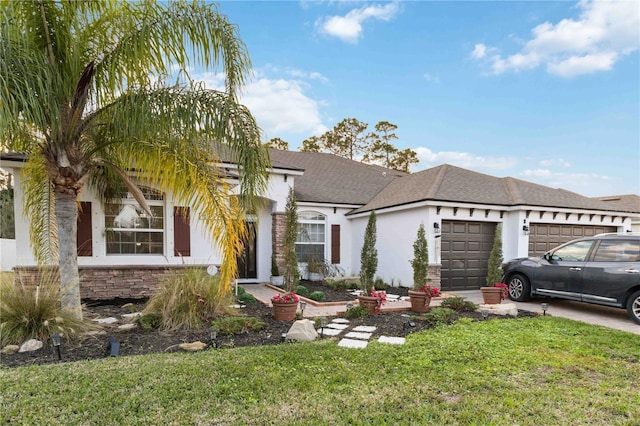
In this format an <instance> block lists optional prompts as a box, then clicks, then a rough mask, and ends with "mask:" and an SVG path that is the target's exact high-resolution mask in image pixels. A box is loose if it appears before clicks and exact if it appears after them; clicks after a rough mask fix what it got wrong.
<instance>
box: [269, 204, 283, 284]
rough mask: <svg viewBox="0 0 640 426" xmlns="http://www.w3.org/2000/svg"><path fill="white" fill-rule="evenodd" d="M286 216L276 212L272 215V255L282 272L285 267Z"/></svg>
mask: <svg viewBox="0 0 640 426" xmlns="http://www.w3.org/2000/svg"><path fill="white" fill-rule="evenodd" d="M284 222H285V214H284V213H283V212H275V213H272V214H271V253H273V255H274V256H275V258H276V263H277V264H278V268H280V271H281V272H282V268H283V267H284V253H283V250H282V240H283V239H284V225H285V224H284Z"/></svg>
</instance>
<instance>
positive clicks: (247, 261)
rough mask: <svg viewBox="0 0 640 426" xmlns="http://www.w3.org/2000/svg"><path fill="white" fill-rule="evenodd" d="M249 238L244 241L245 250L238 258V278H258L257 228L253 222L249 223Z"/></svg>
mask: <svg viewBox="0 0 640 426" xmlns="http://www.w3.org/2000/svg"><path fill="white" fill-rule="evenodd" d="M246 226H247V238H246V239H245V240H244V248H243V249H242V252H241V253H240V256H238V278H240V279H251V278H258V268H257V264H258V262H257V259H256V247H257V245H256V244H257V238H256V226H255V223H253V222H247V224H246Z"/></svg>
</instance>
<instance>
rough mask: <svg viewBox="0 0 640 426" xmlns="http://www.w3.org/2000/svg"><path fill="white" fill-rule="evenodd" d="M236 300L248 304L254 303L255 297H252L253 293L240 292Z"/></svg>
mask: <svg viewBox="0 0 640 426" xmlns="http://www.w3.org/2000/svg"><path fill="white" fill-rule="evenodd" d="M238 301H240V302H242V303H244V304H245V305H248V304H250V303H256V298H255V297H253V294H249V293H247V292H244V293H242V294H240V293H238Z"/></svg>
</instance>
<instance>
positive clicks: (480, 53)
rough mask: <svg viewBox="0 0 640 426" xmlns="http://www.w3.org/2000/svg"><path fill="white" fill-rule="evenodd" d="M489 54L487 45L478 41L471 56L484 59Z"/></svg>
mask: <svg viewBox="0 0 640 426" xmlns="http://www.w3.org/2000/svg"><path fill="white" fill-rule="evenodd" d="M486 55H487V46H485V45H484V44H482V43H478V44H476V45H475V46H474V48H473V52H471V57H472V58H476V59H482V58H484V57H485V56H486Z"/></svg>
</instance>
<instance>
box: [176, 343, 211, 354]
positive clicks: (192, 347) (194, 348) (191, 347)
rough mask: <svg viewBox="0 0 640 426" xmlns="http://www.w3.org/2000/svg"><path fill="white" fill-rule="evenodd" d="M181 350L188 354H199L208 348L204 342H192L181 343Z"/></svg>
mask: <svg viewBox="0 0 640 426" xmlns="http://www.w3.org/2000/svg"><path fill="white" fill-rule="evenodd" d="M178 346H179V347H180V349H182V350H183V351H187V352H198V351H201V350H203V349H204V348H206V347H207V344H206V343H202V342H191V343H180V345H178Z"/></svg>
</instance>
